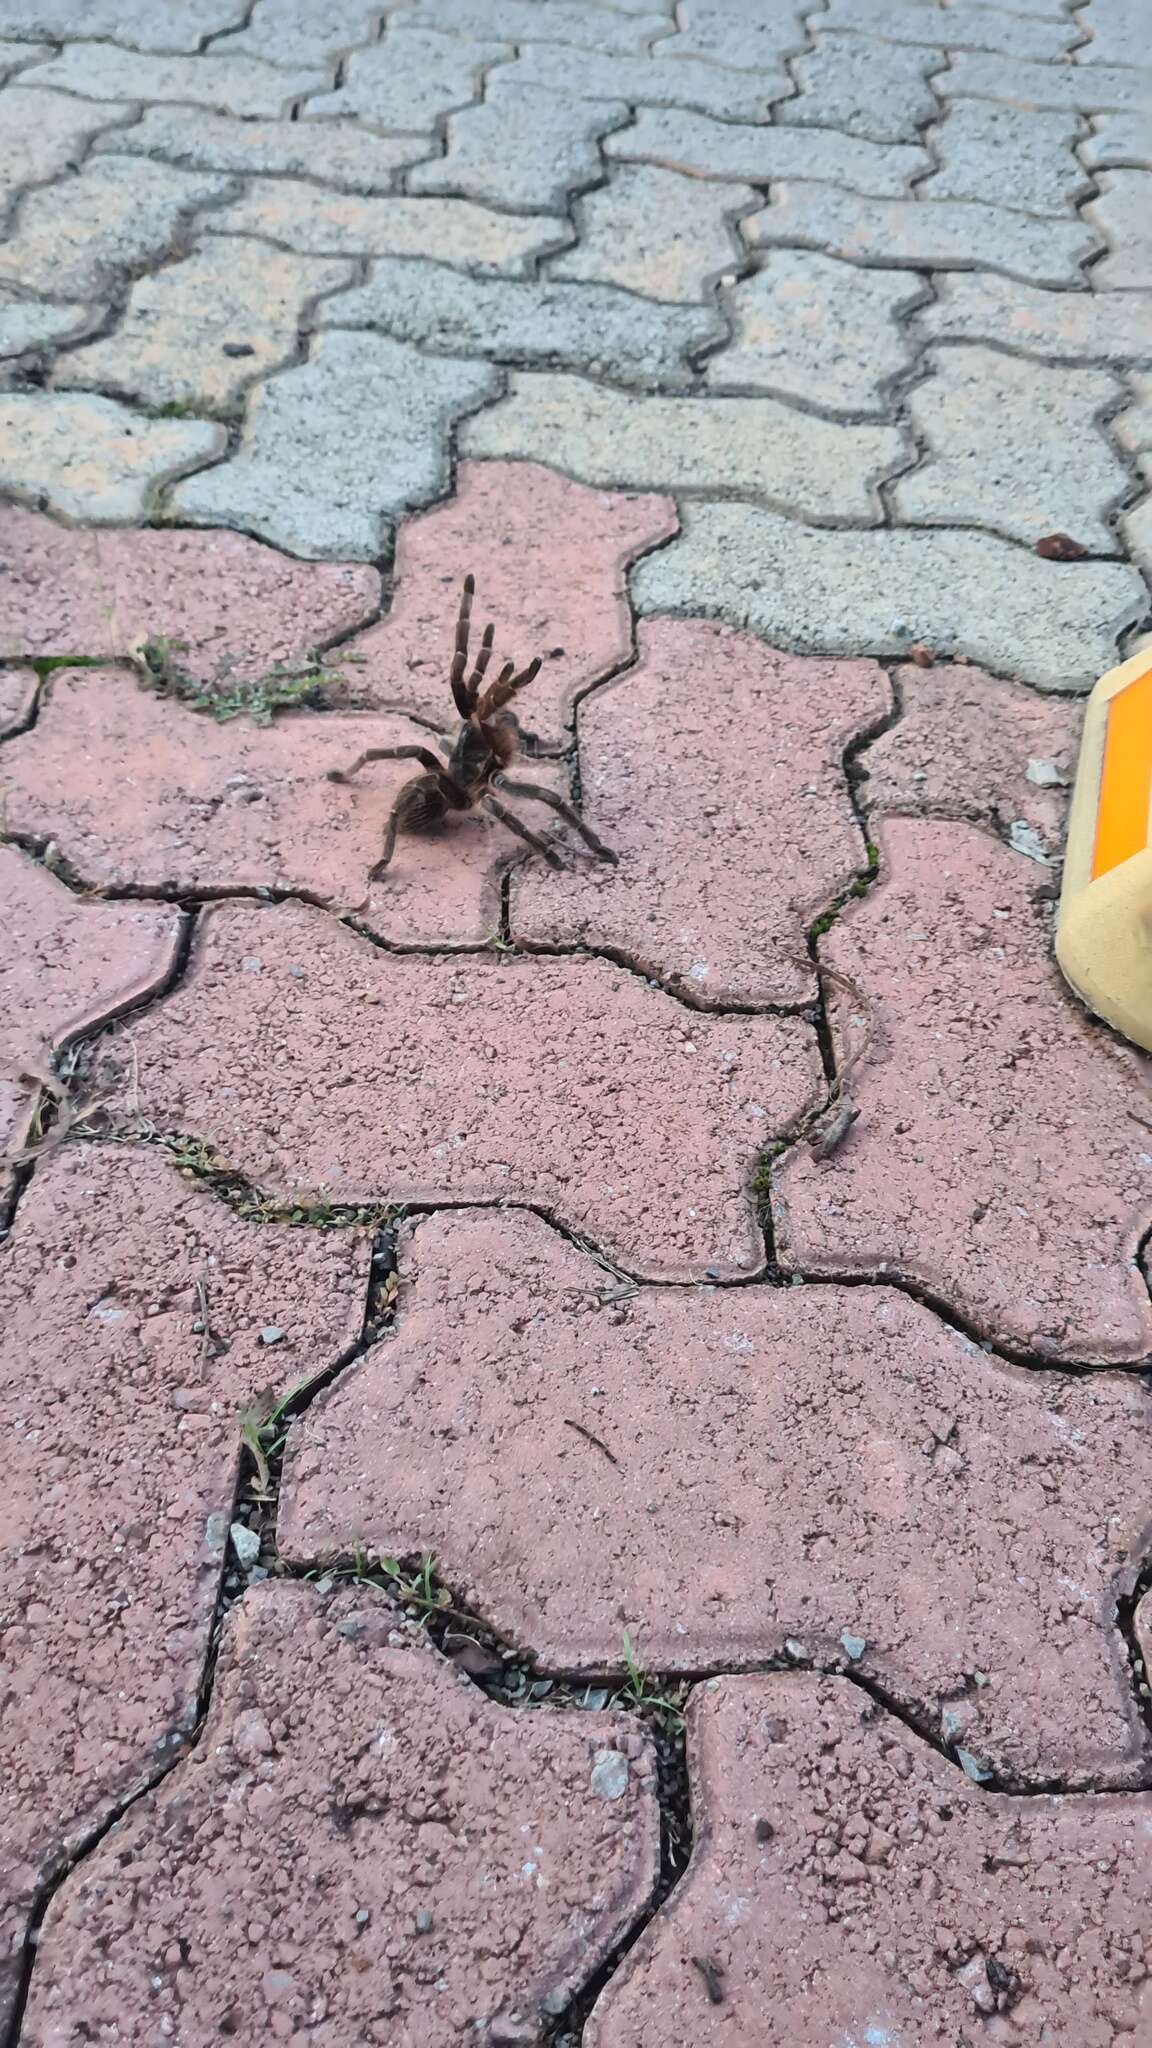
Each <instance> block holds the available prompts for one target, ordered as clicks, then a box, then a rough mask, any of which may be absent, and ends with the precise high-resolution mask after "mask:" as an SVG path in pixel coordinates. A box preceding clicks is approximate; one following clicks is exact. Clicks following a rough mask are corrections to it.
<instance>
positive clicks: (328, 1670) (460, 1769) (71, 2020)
mask: <svg viewBox="0 0 1152 2048" xmlns="http://www.w3.org/2000/svg"><path fill="white" fill-rule="evenodd" d="M605 1759H607V1761H608V1769H607V1772H605V1770H604V1769H603V1768H601V1769H600V1770H599V1774H598V1765H601V1764H602V1760H605ZM653 1777H654V1768H653V1759H652V1752H651V1742H650V1739H649V1738H648V1737H646V1736H645V1734H644V1733H643V1732H642V1731H640V1730H639V1729H638V1728H637V1726H636V1723H635V1721H634V1720H632V1719H630V1718H629V1717H627V1716H625V1715H621V1714H606V1715H598V1714H597V1715H593V1714H588V1715H583V1716H577V1717H573V1716H568V1717H566V1718H564V1719H561V1718H559V1717H557V1716H555V1715H550V1714H514V1713H510V1712H508V1711H507V1709H503V1708H501V1707H499V1706H495V1705H493V1704H492V1703H491V1702H489V1701H487V1700H485V1699H484V1698H483V1697H482V1695H481V1694H480V1693H479V1692H477V1691H476V1690H475V1688H474V1687H472V1686H470V1685H469V1684H468V1682H467V1680H466V1679H464V1678H461V1677H459V1676H457V1675H456V1674H454V1673H452V1672H450V1671H449V1670H448V1669H447V1668H446V1666H445V1665H444V1664H443V1662H442V1661H441V1660H439V1659H438V1658H437V1657H436V1656H435V1654H434V1653H432V1652H431V1651H429V1649H428V1648H427V1646H426V1645H425V1644H424V1643H422V1642H421V1641H420V1639H419V1636H418V1634H417V1632H416V1631H415V1630H412V1629H406V1628H404V1627H403V1625H402V1624H401V1621H400V1616H399V1615H398V1613H397V1612H396V1610H395V1609H394V1608H392V1607H390V1606H389V1604H388V1602H387V1601H385V1600H383V1599H381V1597H380V1596H379V1594H374V1593H373V1592H371V1591H370V1590H367V1589H365V1590H362V1591H356V1590H350V1591H343V1592H338V1593H336V1594H335V1595H334V1596H326V1595H325V1594H324V1593H322V1592H318V1591H316V1590H314V1589H313V1588H312V1587H310V1586H262V1587H258V1588H256V1589H255V1590H253V1591H252V1592H250V1593H249V1594H248V1595H247V1596H246V1598H245V1600H244V1603H243V1605H242V1607H241V1608H240V1611H239V1612H238V1613H237V1614H236V1616H235V1617H234V1619H233V1621H232V1623H231V1625H230V1628H229V1631H228V1636H227V1640H226V1642H225V1645H224V1650H223V1655H222V1658H221V1668H220V1672H219V1677H218V1683H217V1690H216V1693H215V1698H214V1706H213V1714H212V1720H211V1723H210V1725H209V1728H208V1730H207V1731H206V1739H205V1741H204V1742H203V1743H202V1744H201V1745H200V1747H199V1748H198V1749H197V1750H196V1751H195V1753H194V1754H193V1755H192V1756H191V1757H189V1758H188V1759H187V1761H186V1762H185V1763H184V1764H182V1765H181V1766H180V1767H179V1769H178V1771H177V1773H176V1774H174V1775H173V1777H172V1778H171V1780H170V1781H169V1783H168V1784H166V1785H164V1786H163V1787H162V1788H161V1789H160V1790H159V1791H158V1792H156V1793H154V1794H153V1795H152V1797H151V1798H150V1799H148V1800H147V1801H145V1802H144V1803H143V1804H142V1805H141V1806H140V1807H138V1808H137V1809H136V1810H135V1812H134V1813H133V1814H132V1815H131V1817H130V1819H129V1820H128V1822H127V1824H126V1827H125V1828H124V1829H122V1830H120V1831H119V1832H118V1834H117V1836H116V1837H115V1839H114V1841H112V1842H109V1843H108V1844H107V1845H106V1846H105V1847H104V1848H103V1849H102V1850H101V1851H100V1852H98V1853H97V1855H96V1856H95V1857H94V1858H93V1859H92V1860H91V1862H90V1863H89V1865H88V1866H87V1867H86V1868H85V1870H84V1871H83V1872H80V1873H77V1876H76V1878H75V1879H74V1880H73V1881H72V1882H71V1883H70V1884H69V1886H68V1887H67V1888H66V1890H65V1892H64V1894H63V1895H62V1897H61V1899H60V1901H59V1904H58V1906H57V1907H56V1909H55V1910H54V1912H53V1914H52V1916H51V1918H50V1920H49V1922H48V1924H47V1925H46V1927H45V1929H44V1937H43V1947H42V1951H41V1962H40V1965H39V1966H38V1969H37V1989H36V1993H35V1996H34V2000H33V2003H32V2006H31V2010H30V2014H29V2023H30V2026H31V2028H32V2029H33V2030H34V2031H35V2033H37V2034H39V2035H40V2037H41V2038H42V2039H43V2038H47V2037H48V2036H50V2035H55V2034H60V2033H64V2032H65V2031H67V2032H71V2031H73V2029H74V2027H75V2026H76V2024H77V2023H80V2024H84V2025H87V2024H88V2018H91V2019H93V2020H94V2022H95V2023H96V2024H97V2025H99V2026H101V2027H104V2026H114V2027H115V2029H116V2031H117V2033H118V2034H119V2036H120V2039H121V2040H122V2041H125V2042H132V2043H135V2044H143V2043H144V2042H145V2041H149V2040H152V2039H153V2038H154V2037H155V2034H156V2030H157V2026H158V2025H159V2027H160V2028H161V2029H162V2031H163V2032H164V2033H169V2032H170V2033H171V2034H173V2035H174V2036H175V2035H176V2034H177V2033H178V2032H179V2033H180V2034H183V2035H185V2036H186V2037H190V2036H191V2033H192V2031H193V2029H194V2030H195V2032H196V2033H197V2035H199V2037H200V2038H204V2039H206V2038H210V2037H211V2036H212V2035H214V2034H216V2033H218V2032H219V2029H220V2025H221V2022H222V2021H223V2022H225V2026H224V2031H225V2034H228V2033H230V2032H235V2033H236V2034H237V2035H238V2036H239V2037H240V2038H241V2039H249V2040H253V2039H258V2038H260V2037H262V2036H265V2035H268V2036H270V2037H271V2038H273V2039H279V2038H281V2037H282V2036H284V2033H285V2022H286V2023H287V2026H288V2027H290V2028H291V2029H292V2031H293V2032H299V2031H301V2029H306V2030H307V2031H313V2030H314V2028H315V2027H317V2026H320V2027H322V2029H323V2032H324V2033H325V2034H326V2035H327V2037H328V2039H329V2040H331V2041H340V2042H346V2041H347V2042H351V2041H353V2040H359V2041H383V2040H385V2039H386V2038H387V2035H388V2034H389V2033H390V2034H391V2035H392V2038H393V2039H394V2040H396V2041H400V2040H404V2039H407V2040H409V2041H411V2042H413V2043H414V2042H416V2041H420V2042H422V2043H427V2044H428V2048H451V2044H454V2043H455V2042H457V2041H459V2039H460V2038H461V2035H462V2034H464V2033H465V2032H469V2033H473V2034H475V2035H476V2036H477V2038H480V2039H483V2038H486V2039H487V2040H488V2041H490V2042H492V2043H493V2044H494V2048H495V2044H498V2043H501V2042H503V2043H506V2044H511V2043H515V2042H517V2041H520V2042H524V2041H531V2040H532V2038H533V2037H534V2036H535V2037H536V2038H537V2039H539V2028H540V2019H541V2015H542V2013H547V2012H552V2013H557V2012H560V2011H562V2010H563V2009H564V2007H565V2005H566V2004H567V2002H568V1999H569V1997H570V1996H571V1994H572V1993H573V1992H574V1991H576V1990H577V1989H579V1988H580V1987H581V1986H582V1985H583V1983H584V1982H585V1980H586V1979H587V1978H588V1977H590V1976H591V1975H593V1974H594V1973H595V1971H596V1969H597V1966H598V1965H599V1964H600V1963H601V1962H603V1961H604V1960H605V1959H606V1958H607V1957H608V1956H609V1955H610V1954H611V1952H612V1949H613V1947H614V1944H615V1943H616V1942H617V1941H618V1940H619V1939H620V1937H621V1936H622V1935H624V1934H626V1933H627V1932H628V1931H629V1929H630V1927H631V1925H632V1922H633V1921H634V1920H635V1918H636V1917H637V1915H638V1914H639V1913H640V1912H641V1911H642V1909H643V1907H644V1906H645V1904H646V1903H647V1900H648V1896H649V1894H650V1892H651V1890H652V1886H653V1884H654V1882H655V1878H656V1872H657V1868H658V1862H659V1821H658V1812H657V1806H656V1800H655V1796H654V1788H653ZM606 1783H607V1784H608V1785H609V1786H611V1787H612V1793H611V1795H609V1794H606V1793H605V1791H604V1789H603V1787H604V1785H605V1784H606ZM617 1785H619V1796H616V1787H617ZM222 1808H225V1809H226V1810H227V1811H228V1813H229V1815H230V1819H231V1825H230V1826H229V1828H228V1830H227V1832H224V1831H223V1830H221V1828H220V1827H219V1825H218V1816H219V1814H220V1812H221V1809H222ZM321 1841H322V1842H323V1848H321V1847H320V1844H321ZM270 1868H274V1869H275V1870H276V1872H277V1881H276V1887H275V1909H274V1912H269V1911H268V1908H267V1900H268V1887H267V1880H268V1872H269V1869H270ZM189 1883H192V1884H193V1885H194V1886H195V1888H196V1893H197V1898H198V1904H197V1908H196V1912H195V1919H194V1920H193V1919H190V1917H189V1911H188V1904H189V1901H188V1892H187V1887H188V1885H189ZM142 1891H143V1892H146V1894H147V1898H148V1917H149V1923H150V1927H151V1928H152V1929H153V1930H154V1939H155V1943H156V1955H157V1957H158V1958H166V1957H167V1956H169V1955H171V1956H172V1958H173V1963H174V1967H172V1968H171V1970H170V1974H167V1975H166V1976H165V1975H162V1976H161V1981H160V1984H159V1986H157V1984H156V1981H155V1975H154V1973H153V1962H152V1958H151V1957H150V1956H146V1955H145V1954H144V1953H143V1952H142V1951H141V1949H140V1947H139V1945H138V1943H136V1942H135V1941H134V1940H133V1939H132V1938H131V1936H130V1934H129V1935H128V1938H125V1934H126V1930H127V1929H128V1928H129V1927H130V1924H131V1919H132V1917H133V1901H134V1900H135V1899H136V1898H137V1897H138V1896H139V1895H140V1893H141V1892H142ZM262 1901H263V1902H264V1904H263V1907H262V1904H261V1902H262ZM182 1944H184V1945H186V1946H187V1947H188V1950H189V1958H188V1965H187V1966H185V1967H181V1958H182V1955H183V1947H182ZM98 1959H99V1960H98ZM94 1973H98V1975H99V1979H100V1991H99V1993H98V1994H97V1995H96V1997H95V2002H94V1992H95V1986H94V1983H93V1976H94ZM316 2014H319V2015H321V2016H322V2017H321V2018H318V2019H313V2018H312V2017H310V2016H311V2015H316ZM85 2016H88V2017H85ZM165 2021H167V2022H168V2026H167V2028H165V2027H164V2022H165Z"/></svg>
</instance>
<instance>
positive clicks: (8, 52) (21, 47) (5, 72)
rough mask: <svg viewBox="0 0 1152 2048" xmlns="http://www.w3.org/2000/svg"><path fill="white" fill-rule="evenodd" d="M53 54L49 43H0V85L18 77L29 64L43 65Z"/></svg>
mask: <svg viewBox="0 0 1152 2048" xmlns="http://www.w3.org/2000/svg"><path fill="white" fill-rule="evenodd" d="M55 54H56V53H55V51H54V50H53V48H52V45H51V43H5V42H0V85H6V84H7V82H8V80H9V79H10V78H16V77H18V76H19V74H20V72H21V71H25V70H27V68H28V66H29V65H30V64H44V63H46V62H47V60H48V58H49V57H53V56H55Z"/></svg>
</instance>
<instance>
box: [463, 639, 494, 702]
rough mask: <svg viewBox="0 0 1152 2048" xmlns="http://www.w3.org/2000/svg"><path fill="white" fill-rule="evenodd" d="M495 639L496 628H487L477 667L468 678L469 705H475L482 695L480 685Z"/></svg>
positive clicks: (477, 657)
mask: <svg viewBox="0 0 1152 2048" xmlns="http://www.w3.org/2000/svg"><path fill="white" fill-rule="evenodd" d="M495 637H496V628H495V626H485V628H484V638H483V639H482V640H481V642H480V652H479V654H478V655H477V656H476V666H475V668H474V669H473V670H472V673H471V675H470V676H469V678H468V686H467V687H468V703H469V705H470V706H473V705H475V702H476V699H477V697H478V696H479V695H480V685H481V683H482V682H483V681H484V677H485V674H486V672H487V668H488V663H489V662H490V661H491V659H492V642H493V640H494V639H495Z"/></svg>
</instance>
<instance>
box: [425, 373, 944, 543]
mask: <svg viewBox="0 0 1152 2048" xmlns="http://www.w3.org/2000/svg"><path fill="white" fill-rule="evenodd" d="M460 445H461V447H462V448H463V449H464V451H465V453H466V454H468V455H472V456H477V455H503V456H512V457H515V458H517V459H526V460H528V461H530V462H549V461H551V462H554V463H556V464H557V465H558V466H559V467H560V468H561V469H565V470H568V471H570V472H571V474H572V475H574V476H578V477H580V478H581V479H582V480H583V481H584V482H586V483H591V484H613V483H622V484H629V485H632V486H634V487H635V488H637V489H640V490H669V491H674V490H689V491H708V490H727V491H732V492H733V493H735V494H738V495H739V496H741V497H752V498H758V499H762V500H766V501H767V502H768V503H771V504H775V505H779V506H782V507H784V508H785V509H786V510H788V511H789V512H795V513H796V514H797V516H798V517H800V518H805V517H808V518H812V517H815V518H821V517H825V516H828V515H831V516H833V517H835V518H841V519H854V520H858V521H865V520H868V519H870V518H873V517H875V505H876V497H875V491H876V486H877V485H878V484H879V483H881V482H882V481H883V479H884V478H885V477H886V476H888V475H889V474H890V473H891V472H892V471H893V470H897V469H900V468H902V467H903V466H904V464H905V463H906V462H907V461H908V460H909V457H910V455H911V447H910V444H909V442H908V440H907V438H906V436H905V434H904V433H903V431H902V430H901V428H899V427H897V426H886V425H879V424H873V423H868V424H866V425H852V426H849V425H842V424H840V423H839V422H836V421H833V420H826V419H821V418H820V417H819V416H818V415H817V414H815V413H806V412H798V411H797V410H796V409H795V408H794V407H792V406H789V405H785V404H782V403H781V402H780V401H779V400H777V399H774V398H721V397H708V398H644V397H633V396H632V395H631V394H630V393H627V392H623V391H611V390H608V389H606V388H604V387H601V386H598V385H595V384H590V383H587V382H586V381H585V380H584V379H583V378H580V377H564V376H536V375H533V374H531V373H525V374H520V373H518V372H513V374H512V375H511V376H510V377H509V380H508V396H507V398H506V399H505V401H504V403H503V404H502V405H499V406H496V407H493V408H491V409H490V410H488V411H485V412H482V413H480V414H478V415H477V417H476V418H475V419H473V420H471V421H469V422H468V423H467V424H466V426H465V427H464V428H463V430H462V432H461V435H460Z"/></svg>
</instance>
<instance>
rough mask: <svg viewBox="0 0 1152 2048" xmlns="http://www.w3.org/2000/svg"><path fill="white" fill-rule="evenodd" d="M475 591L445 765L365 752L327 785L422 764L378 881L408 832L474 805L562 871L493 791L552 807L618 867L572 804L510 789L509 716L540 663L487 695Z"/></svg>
mask: <svg viewBox="0 0 1152 2048" xmlns="http://www.w3.org/2000/svg"><path fill="white" fill-rule="evenodd" d="M475 589H476V579H475V577H473V576H466V577H465V578H464V594H463V596H462V597H461V599H460V612H459V616H458V618H457V620H456V650H455V653H454V654H453V656H452V670H451V674H450V676H449V682H450V684H451V686H452V696H453V699H454V701H455V704H456V709H457V711H458V712H459V713H460V717H461V719H462V721H463V723H462V724H461V727H460V730H459V732H458V733H457V734H456V738H455V740H453V741H448V740H446V739H444V740H438V741H437V745H438V746H440V747H442V748H443V749H444V752H445V753H446V755H447V757H448V758H447V761H446V762H445V761H438V760H437V758H436V756H435V754H434V753H433V752H432V749H431V748H430V747H415V746H411V747H368V748H366V749H365V751H364V753H362V754H358V755H357V756H356V759H355V760H354V761H353V762H352V764H351V766H350V767H348V768H332V769H330V770H329V773H328V779H329V781H330V782H347V781H348V779H349V777H350V776H352V775H355V774H356V771H357V769H359V768H363V767H364V766H365V764H366V763H367V762H368V761H419V763H420V766H421V768H422V769H423V771H424V772H423V774H422V775H415V776H413V778H412V780H411V782H406V783H405V784H404V787H403V789H401V790H400V791H399V792H398V793H397V797H396V801H395V803H394V804H393V806H392V809H391V812H390V814H389V817H388V823H387V825H386V826H385V828H384V845H383V847H382V848H381V852H380V858H379V860H378V861H377V862H376V865H375V867H374V868H373V869H372V875H373V877H376V876H378V875H380V874H382V873H383V870H384V869H385V868H386V867H387V865H388V863H389V861H390V860H391V858H392V849H393V847H394V846H395V844H396V834H397V832H398V831H400V830H401V828H403V829H404V830H405V831H409V832H419V831H422V830H426V829H427V828H428V827H430V826H432V825H437V824H439V822H440V820H441V819H442V818H444V817H446V816H447V814H448V812H449V811H470V810H473V809H474V808H475V806H476V805H477V804H486V805H487V807H488V809H489V810H490V811H491V812H492V814H493V816H494V817H497V818H499V820H500V822H501V824H502V825H506V826H507V827H508V829H509V831H511V832H515V833H516V835H517V837H518V838H520V839H524V840H527V842H528V845H529V846H532V847H534V848H535V849H536V852H537V853H542V854H543V856H544V858H545V860H546V861H547V862H548V863H549V865H550V866H552V867H554V868H558V867H560V866H561V860H560V856H559V854H558V853H557V852H556V849H555V847H553V846H550V845H549V844H548V841H547V840H546V839H541V838H540V837H539V835H538V834H537V833H535V832H532V831H530V830H529V828H528V826H527V825H525V824H524V823H523V822H522V820H521V819H519V818H518V817H517V816H516V814H515V812H514V811H510V810H508V809H507V808H506V807H505V805H503V804H502V803H501V802H500V800H499V798H498V797H497V796H495V795H494V794H493V791H494V790H503V791H505V792H506V793H507V794H508V795H509V796H525V797H531V798H533V799H534V800H535V801H536V802H537V803H541V804H549V805H551V808H552V809H553V810H554V811H559V813H560V816H561V817H562V818H565V819H566V820H567V822H568V823H569V824H570V825H572V826H574V828H575V830H576V831H577V832H579V834H580V836H581V838H582V839H583V840H584V841H585V842H586V844H587V845H588V846H590V847H591V849H592V851H593V853H595V854H598V855H599V857H600V859H601V860H610V861H614V860H615V859H616V855H615V854H614V853H613V852H612V849H611V847H608V846H605V845H604V843H603V841H602V840H600V839H597V837H596V834H595V833H594V832H593V831H592V829H591V827H590V826H588V825H586V824H585V823H584V820H583V818H581V817H578V816H577V814H576V812H575V811H574V810H573V809H572V806H571V804H568V803H565V801H564V799H563V797H560V796H557V795H556V792H555V791H554V790H551V789H545V788H543V787H542V785H541V784H540V783H538V782H520V781H513V780H512V778H511V777H510V776H509V775H507V774H506V772H505V771H506V770H507V769H508V768H509V767H510V766H511V764H512V762H513V761H514V760H515V759H516V756H517V754H518V753H519V751H520V725H519V721H518V720H517V717H516V714H515V712H514V711H509V710H508V709H507V706H508V704H509V703H510V702H511V700H512V698H513V697H514V696H515V695H516V693H517V691H519V690H523V689H524V688H525V687H526V685H527V684H528V683H530V682H531V681H532V678H533V676H535V675H536V674H537V673H538V671H539V668H540V657H539V655H537V657H536V659H535V661H530V662H529V664H528V666H527V668H522V669H517V667H516V664H515V662H513V661H508V662H505V664H504V667H503V668H502V669H501V670H500V673H499V675H498V676H497V677H496V679H495V681H494V682H491V683H489V684H488V687H487V689H485V688H484V687H483V685H484V678H485V676H486V675H487V673H488V664H489V662H490V661H491V659H492V641H493V637H494V633H495V628H494V627H493V626H485V628H484V633H483V637H482V639H481V641H480V652H479V654H478V655H477V656H476V660H475V662H474V663H473V666H472V671H471V674H469V672H468V627H469V624H470V622H471V618H472V598H473V594H474V592H475Z"/></svg>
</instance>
